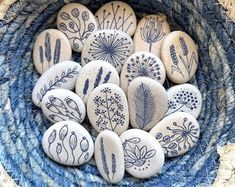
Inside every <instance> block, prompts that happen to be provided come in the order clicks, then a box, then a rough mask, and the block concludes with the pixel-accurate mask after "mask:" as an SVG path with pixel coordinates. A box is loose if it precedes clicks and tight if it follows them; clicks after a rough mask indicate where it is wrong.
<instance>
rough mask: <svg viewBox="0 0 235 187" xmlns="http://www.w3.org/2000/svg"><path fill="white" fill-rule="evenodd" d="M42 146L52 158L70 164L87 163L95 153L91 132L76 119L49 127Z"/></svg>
mask: <svg viewBox="0 0 235 187" xmlns="http://www.w3.org/2000/svg"><path fill="white" fill-rule="evenodd" d="M42 147H43V150H44V152H45V153H46V154H47V156H48V157H50V158H51V159H52V160H54V161H56V162H58V163H60V164H63V165H69V166H79V165H82V164H85V163H86V162H88V161H89V160H90V159H91V157H92V156H93V153H94V143H93V141H92V138H91V136H90V134H89V133H88V132H87V130H86V129H85V128H84V127H83V126H81V125H80V124H78V123H76V122H74V121H60V122H58V123H55V124H54V125H52V126H51V127H50V128H49V129H47V131H46V132H45V133H44V135H43V138H42Z"/></svg>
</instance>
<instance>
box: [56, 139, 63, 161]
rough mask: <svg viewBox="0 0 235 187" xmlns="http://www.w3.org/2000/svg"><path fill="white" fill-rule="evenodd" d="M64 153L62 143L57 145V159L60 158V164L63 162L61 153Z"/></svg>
mask: <svg viewBox="0 0 235 187" xmlns="http://www.w3.org/2000/svg"><path fill="white" fill-rule="evenodd" d="M61 152H62V145H61V143H57V146H56V154H57V157H58V159H59V162H60V160H61V158H60V153H61Z"/></svg>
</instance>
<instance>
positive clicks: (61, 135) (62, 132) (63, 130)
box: [59, 124, 69, 162]
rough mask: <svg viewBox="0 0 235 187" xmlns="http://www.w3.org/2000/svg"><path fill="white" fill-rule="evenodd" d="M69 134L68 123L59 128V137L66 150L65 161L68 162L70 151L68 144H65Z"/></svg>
mask: <svg viewBox="0 0 235 187" xmlns="http://www.w3.org/2000/svg"><path fill="white" fill-rule="evenodd" d="M67 134H68V125H67V124H65V125H64V126H63V127H61V129H60V130H59V138H60V140H61V142H62V146H63V148H64V151H65V152H66V159H65V162H67V161H68V159H69V153H68V151H67V148H66V146H65V145H64V139H65V138H66V136H67ZM61 150H62V149H61Z"/></svg>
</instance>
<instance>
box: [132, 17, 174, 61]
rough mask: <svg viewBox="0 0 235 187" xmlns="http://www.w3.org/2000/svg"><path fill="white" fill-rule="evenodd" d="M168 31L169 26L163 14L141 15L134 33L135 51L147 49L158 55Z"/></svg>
mask: <svg viewBox="0 0 235 187" xmlns="http://www.w3.org/2000/svg"><path fill="white" fill-rule="evenodd" d="M168 33H170V26H169V24H168V22H167V20H166V16H165V15H163V14H159V15H147V16H145V17H143V18H142V19H141V20H140V22H139V24H138V26H137V28H136V32H135V35H134V43H135V51H148V52H151V53H154V54H155V55H157V56H158V57H160V52H161V46H162V42H163V40H164V38H165V36H166V35H167V34H168Z"/></svg>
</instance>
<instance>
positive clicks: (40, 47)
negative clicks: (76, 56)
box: [33, 29, 72, 74]
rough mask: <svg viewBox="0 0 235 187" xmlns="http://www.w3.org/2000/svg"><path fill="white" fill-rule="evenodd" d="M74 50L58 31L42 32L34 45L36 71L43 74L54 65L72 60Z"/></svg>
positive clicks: (48, 30)
mask: <svg viewBox="0 0 235 187" xmlns="http://www.w3.org/2000/svg"><path fill="white" fill-rule="evenodd" d="M71 57H72V49H71V46H70V43H69V40H68V38H67V37H66V36H65V34H64V33H63V32H61V31H59V30H56V29H47V30H44V31H43V32H41V33H40V34H39V35H38V36H37V38H36V40H35V43H34V49H33V62H34V66H35V68H36V70H37V71H38V72H39V73H40V74H42V73H44V72H45V71H46V70H48V69H49V68H50V67H51V66H53V65H54V64H57V63H59V62H61V61H66V60H70V59H71Z"/></svg>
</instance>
